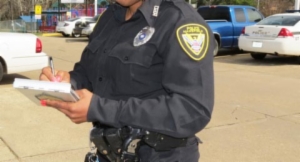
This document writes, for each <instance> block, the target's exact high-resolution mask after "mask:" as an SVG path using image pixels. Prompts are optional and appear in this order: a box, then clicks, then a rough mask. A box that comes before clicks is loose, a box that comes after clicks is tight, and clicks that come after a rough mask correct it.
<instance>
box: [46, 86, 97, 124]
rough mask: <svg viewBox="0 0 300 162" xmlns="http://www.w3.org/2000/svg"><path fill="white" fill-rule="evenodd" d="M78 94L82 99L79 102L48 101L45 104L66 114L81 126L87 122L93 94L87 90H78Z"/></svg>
mask: <svg viewBox="0 0 300 162" xmlns="http://www.w3.org/2000/svg"><path fill="white" fill-rule="evenodd" d="M76 93H77V94H78V96H79V97H80V100H79V101H77V102H62V101H54V100H46V101H45V103H46V105H47V106H50V107H53V108H56V109H57V110H59V111H60V112H62V113H64V114H65V115H66V116H67V117H69V118H70V119H71V121H72V122H74V123H76V124H80V123H83V122H86V121H87V113H88V109H89V106H90V102H91V99H92V96H93V94H92V93H91V92H90V91H88V90H86V89H82V90H77V91H76Z"/></svg>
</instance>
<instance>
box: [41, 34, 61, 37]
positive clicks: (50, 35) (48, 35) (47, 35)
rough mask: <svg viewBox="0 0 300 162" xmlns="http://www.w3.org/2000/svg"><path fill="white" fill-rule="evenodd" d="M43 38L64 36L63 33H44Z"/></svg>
mask: <svg viewBox="0 0 300 162" xmlns="http://www.w3.org/2000/svg"><path fill="white" fill-rule="evenodd" d="M42 36H43V37H54V36H55V37H61V36H62V34H61V33H44V34H43V35H42Z"/></svg>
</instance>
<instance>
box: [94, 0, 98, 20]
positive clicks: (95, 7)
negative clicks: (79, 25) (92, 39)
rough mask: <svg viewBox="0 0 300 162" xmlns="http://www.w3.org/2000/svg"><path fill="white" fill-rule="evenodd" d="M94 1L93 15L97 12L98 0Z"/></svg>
mask: <svg viewBox="0 0 300 162" xmlns="http://www.w3.org/2000/svg"><path fill="white" fill-rule="evenodd" d="M94 1H95V3H94V10H95V12H94V13H95V14H94V15H95V16H96V15H97V14H98V0H94Z"/></svg>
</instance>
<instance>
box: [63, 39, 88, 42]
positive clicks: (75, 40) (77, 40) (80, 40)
mask: <svg viewBox="0 0 300 162" xmlns="http://www.w3.org/2000/svg"><path fill="white" fill-rule="evenodd" d="M88 41H89V39H88V38H68V39H66V42H67V43H72V42H88Z"/></svg>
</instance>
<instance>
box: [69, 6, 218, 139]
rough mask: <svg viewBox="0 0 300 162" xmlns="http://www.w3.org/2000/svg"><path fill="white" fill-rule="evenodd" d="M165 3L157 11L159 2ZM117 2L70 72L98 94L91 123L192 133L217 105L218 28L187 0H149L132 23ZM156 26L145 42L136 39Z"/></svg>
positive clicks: (74, 80)
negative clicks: (213, 29)
mask: <svg viewBox="0 0 300 162" xmlns="http://www.w3.org/2000/svg"><path fill="white" fill-rule="evenodd" d="M157 5H158V6H159V12H158V16H157V17H156V16H155V12H154V10H155V9H154V8H155V7H156V9H157ZM125 13H126V8H124V7H122V6H120V5H118V4H114V5H112V6H110V7H109V8H108V9H107V10H106V11H105V12H104V13H103V14H102V16H101V17H100V19H99V21H98V23H97V25H96V26H95V28H94V31H93V33H92V35H91V36H90V42H89V44H88V45H87V47H86V48H85V49H84V51H83V53H82V57H81V60H80V61H79V62H78V63H76V65H75V67H74V70H73V71H71V72H70V74H71V82H72V85H73V86H74V87H75V88H76V89H82V88H87V89H88V90H90V91H91V92H93V94H94V95H93V97H92V100H91V103H90V107H89V111H88V121H91V122H96V121H98V122H100V123H102V124H105V125H109V126H112V127H117V128H119V127H123V126H133V127H137V128H144V129H147V130H149V131H154V132H158V133H163V134H167V135H170V136H174V137H191V136H193V135H194V134H196V133H197V132H198V131H200V130H202V129H203V128H204V127H205V126H206V125H207V123H208V122H209V121H210V118H211V113H212V110H213V103H214V89H213V88H214V80H213V49H214V40H213V36H212V33H211V31H210V29H209V27H208V26H207V24H206V23H205V21H204V20H203V19H202V18H201V16H200V15H199V14H198V13H197V12H196V10H195V9H194V8H192V7H191V6H190V5H189V4H187V3H186V2H184V1H182V0H169V1H167V0H166V1H161V0H146V1H145V2H144V3H143V5H142V6H141V7H140V8H139V9H138V10H137V12H136V13H135V14H134V15H133V16H132V17H131V18H130V19H129V20H127V21H125ZM147 26H151V27H153V28H154V29H155V32H154V34H153V36H152V37H151V38H150V40H149V41H147V42H146V43H144V44H142V45H139V46H134V43H133V41H134V38H135V37H136V36H137V35H138V33H139V32H140V31H141V30H142V29H143V28H144V27H147Z"/></svg>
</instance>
